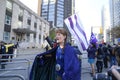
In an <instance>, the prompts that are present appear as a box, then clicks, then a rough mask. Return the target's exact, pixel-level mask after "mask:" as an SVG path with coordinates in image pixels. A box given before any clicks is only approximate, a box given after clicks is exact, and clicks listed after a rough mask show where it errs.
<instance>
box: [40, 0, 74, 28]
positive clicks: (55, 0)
mask: <svg viewBox="0 0 120 80" xmlns="http://www.w3.org/2000/svg"><path fill="white" fill-rule="evenodd" d="M72 1H73V0H42V2H41V16H42V17H43V18H44V19H45V20H47V21H49V22H50V25H51V24H52V25H53V26H55V27H64V19H65V18H67V17H68V16H69V14H72V5H73V4H74V2H72Z"/></svg>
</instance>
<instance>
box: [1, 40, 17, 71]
mask: <svg viewBox="0 0 120 80" xmlns="http://www.w3.org/2000/svg"><path fill="white" fill-rule="evenodd" d="M17 47H18V44H13V43H5V42H3V41H1V42H0V65H1V69H5V65H6V64H5V62H7V61H12V59H13V54H14V53H16V50H17ZM15 56H16V55H15Z"/></svg>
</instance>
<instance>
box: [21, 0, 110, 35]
mask: <svg viewBox="0 0 120 80" xmlns="http://www.w3.org/2000/svg"><path fill="white" fill-rule="evenodd" d="M20 1H21V2H23V3H24V4H25V5H26V6H28V7H29V8H30V9H32V10H33V11H34V12H36V13H37V5H38V4H37V2H38V0H20ZM108 4H109V0H75V12H76V13H79V16H80V19H81V23H82V25H83V27H84V28H85V31H86V32H87V33H86V34H87V35H88V37H89V36H90V30H91V26H101V9H102V7H103V6H104V5H108Z"/></svg>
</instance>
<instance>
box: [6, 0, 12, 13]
mask: <svg viewBox="0 0 120 80" xmlns="http://www.w3.org/2000/svg"><path fill="white" fill-rule="evenodd" d="M6 8H7V10H9V11H12V2H10V1H8V0H7V2H6Z"/></svg>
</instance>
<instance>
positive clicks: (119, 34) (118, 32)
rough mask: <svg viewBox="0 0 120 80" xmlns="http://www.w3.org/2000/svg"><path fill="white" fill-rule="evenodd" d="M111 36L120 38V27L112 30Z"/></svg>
mask: <svg viewBox="0 0 120 80" xmlns="http://www.w3.org/2000/svg"><path fill="white" fill-rule="evenodd" d="M111 35H112V36H114V37H115V38H120V26H117V27H114V28H112V29H111Z"/></svg>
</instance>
